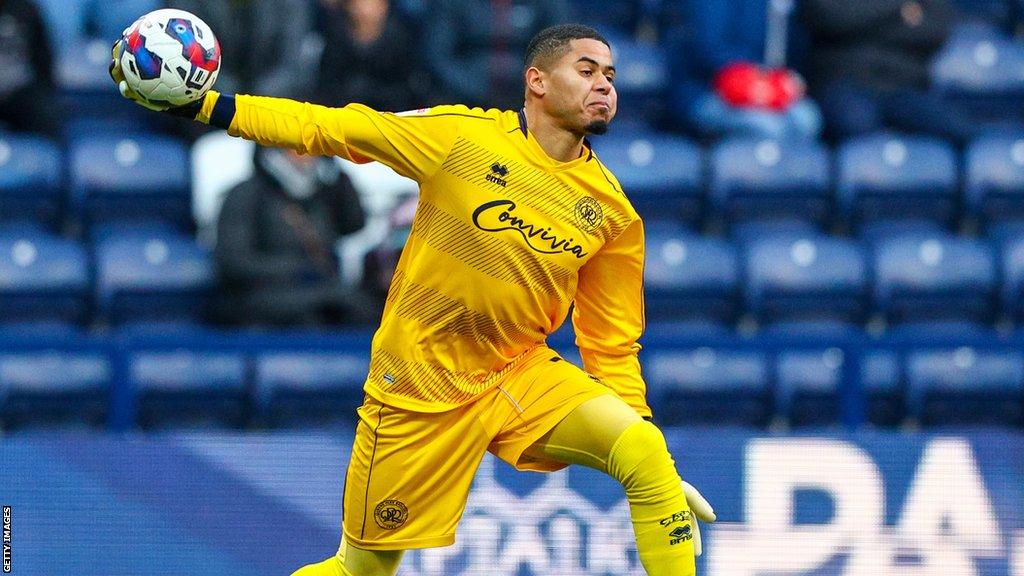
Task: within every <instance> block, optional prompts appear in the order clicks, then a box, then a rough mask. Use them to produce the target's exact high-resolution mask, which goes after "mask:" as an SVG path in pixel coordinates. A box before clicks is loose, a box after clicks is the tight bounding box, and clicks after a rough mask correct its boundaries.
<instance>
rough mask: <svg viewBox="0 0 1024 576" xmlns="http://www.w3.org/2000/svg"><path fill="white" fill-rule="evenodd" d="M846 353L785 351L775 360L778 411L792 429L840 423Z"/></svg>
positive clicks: (831, 349) (837, 350) (836, 349)
mask: <svg viewBox="0 0 1024 576" xmlns="http://www.w3.org/2000/svg"><path fill="white" fill-rule="evenodd" d="M844 361H845V358H844V354H843V351H842V350H841V349H839V348H826V349H822V350H783V351H781V352H779V354H778V357H777V358H776V360H775V382H776V388H775V410H776V413H777V414H779V415H780V416H782V417H784V418H785V419H786V420H787V421H788V422H789V424H790V425H792V426H826V425H836V424H838V423H839V422H840V421H841V402H840V394H841V387H842V382H843V363H844Z"/></svg>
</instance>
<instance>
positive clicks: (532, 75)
mask: <svg viewBox="0 0 1024 576" xmlns="http://www.w3.org/2000/svg"><path fill="white" fill-rule="evenodd" d="M526 89H527V90H528V91H530V92H532V93H533V95H534V96H543V95H544V93H545V92H547V78H546V77H545V75H544V73H543V72H541V71H540V69H539V68H537V67H536V66H530V67H529V68H527V69H526Z"/></svg>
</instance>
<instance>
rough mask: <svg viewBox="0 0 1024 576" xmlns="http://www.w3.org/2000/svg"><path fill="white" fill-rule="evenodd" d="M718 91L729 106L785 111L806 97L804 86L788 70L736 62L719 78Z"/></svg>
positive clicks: (796, 76)
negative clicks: (769, 68) (765, 68)
mask: <svg viewBox="0 0 1024 576" xmlns="http://www.w3.org/2000/svg"><path fill="white" fill-rule="evenodd" d="M714 88H715V91H716V92H717V93H718V95H719V96H720V97H721V98H722V99H723V100H725V101H726V102H727V103H728V104H729V105H731V106H736V107H738V108H765V109H769V110H776V111H782V110H785V109H786V108H788V107H789V106H790V105H792V104H793V102H796V101H797V100H799V99H800V98H802V97H803V95H804V91H805V87H804V82H803V80H802V79H801V78H800V76H799V75H798V74H796V73H795V72H793V71H791V70H787V69H785V68H776V69H773V70H764V69H762V68H761V67H760V66H758V65H756V64H753V63H751V62H733V63H731V64H728V65H726V66H725V67H723V68H722V69H721V70H720V71H719V72H718V74H716V75H715V79H714Z"/></svg>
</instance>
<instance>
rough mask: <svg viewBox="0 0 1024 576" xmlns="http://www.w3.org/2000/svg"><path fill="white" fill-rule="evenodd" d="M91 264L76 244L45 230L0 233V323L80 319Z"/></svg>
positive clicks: (84, 314)
mask: <svg viewBox="0 0 1024 576" xmlns="http://www.w3.org/2000/svg"><path fill="white" fill-rule="evenodd" d="M88 302H89V264H88V259H87V257H86V253H85V250H84V249H83V248H82V247H81V246H80V245H78V244H77V243H75V242H73V241H71V240H66V239H63V238H58V237H56V236H50V235H47V234H25V235H20V234H11V235H6V236H0V323H8V322H40V321H43V322H45V321H56V322H67V323H82V322H84V321H85V320H86V318H87V314H88Z"/></svg>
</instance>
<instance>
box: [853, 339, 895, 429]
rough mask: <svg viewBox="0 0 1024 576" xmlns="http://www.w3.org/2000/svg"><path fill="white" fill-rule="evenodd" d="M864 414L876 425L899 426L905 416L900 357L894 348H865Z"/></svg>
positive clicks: (862, 372)
mask: <svg viewBox="0 0 1024 576" xmlns="http://www.w3.org/2000/svg"><path fill="white" fill-rule="evenodd" d="M860 386H861V390H862V392H863V394H864V409H865V411H866V414H865V417H866V418H867V421H868V423H870V424H873V425H875V426H889V427H892V426H898V425H899V424H900V423H901V422H903V419H904V418H905V417H906V398H905V395H904V385H903V368H902V365H901V364H900V356H899V354H898V353H896V352H894V351H892V350H885V349H874V350H865V351H864V352H863V353H862V356H861V361H860Z"/></svg>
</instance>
